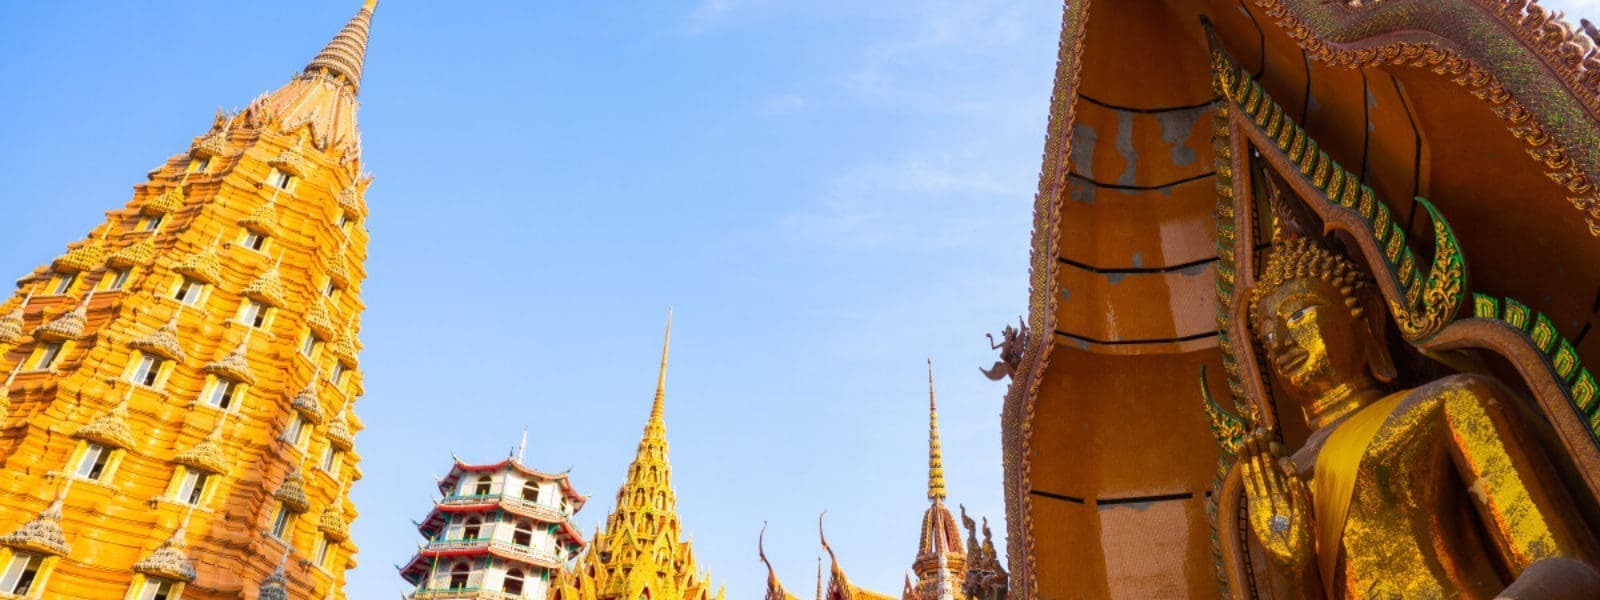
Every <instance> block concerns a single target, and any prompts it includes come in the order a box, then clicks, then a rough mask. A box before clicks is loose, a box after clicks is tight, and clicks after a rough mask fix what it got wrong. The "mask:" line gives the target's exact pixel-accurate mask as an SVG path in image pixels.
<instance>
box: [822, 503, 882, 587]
mask: <svg viewBox="0 0 1600 600" xmlns="http://www.w3.org/2000/svg"><path fill="white" fill-rule="evenodd" d="M823 516H827V513H826V512H824V513H823V514H822V516H819V517H817V536H818V537H819V538H821V539H822V549H823V550H824V551H826V552H827V553H828V561H829V562H830V563H831V565H832V566H831V567H830V573H829V578H828V594H827V600H894V596H890V595H888V594H880V593H878V592H874V591H872V590H868V589H866V588H862V587H859V586H857V585H855V584H853V583H850V577H849V576H848V575H845V572H844V569H843V568H841V567H840V566H839V557H837V556H835V555H834V554H833V547H832V546H829V545H828V534H827V533H826V532H825V531H823V529H822V517H823Z"/></svg>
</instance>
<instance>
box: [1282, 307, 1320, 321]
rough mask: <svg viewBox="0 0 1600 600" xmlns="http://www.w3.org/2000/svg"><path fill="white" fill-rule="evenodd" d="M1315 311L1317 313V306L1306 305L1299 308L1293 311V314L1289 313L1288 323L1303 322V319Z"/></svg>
mask: <svg viewBox="0 0 1600 600" xmlns="http://www.w3.org/2000/svg"><path fill="white" fill-rule="evenodd" d="M1316 313H1317V307H1315V306H1307V307H1304V308H1301V309H1300V310H1297V311H1294V313H1293V314H1290V315H1289V324H1290V325H1299V324H1301V323H1303V322H1305V320H1306V319H1307V318H1309V317H1311V315H1314V314H1316Z"/></svg>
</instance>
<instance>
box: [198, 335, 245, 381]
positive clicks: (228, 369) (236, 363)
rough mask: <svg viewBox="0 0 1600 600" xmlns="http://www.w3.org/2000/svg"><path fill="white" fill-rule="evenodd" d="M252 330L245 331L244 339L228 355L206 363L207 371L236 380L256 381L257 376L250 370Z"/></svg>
mask: <svg viewBox="0 0 1600 600" xmlns="http://www.w3.org/2000/svg"><path fill="white" fill-rule="evenodd" d="M249 353H250V331H249V330H246V331H245V332H244V339H241V340H239V345H237V346H234V347H233V351H232V352H229V353H228V354H227V355H226V356H223V357H222V358H220V359H217V360H215V361H212V362H211V363H210V364H207V365H206V369H205V370H206V372H207V373H211V374H213V375H221V376H224V377H227V378H229V379H233V380H235V381H243V382H245V383H255V382H256V376H255V375H254V374H252V373H251V372H250V360H249Z"/></svg>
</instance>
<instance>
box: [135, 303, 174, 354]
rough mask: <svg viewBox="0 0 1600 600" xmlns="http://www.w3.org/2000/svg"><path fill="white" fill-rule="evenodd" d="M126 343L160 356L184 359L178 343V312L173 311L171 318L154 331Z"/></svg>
mask: <svg viewBox="0 0 1600 600" xmlns="http://www.w3.org/2000/svg"><path fill="white" fill-rule="evenodd" d="M128 345H129V346H131V347H133V348H134V349H136V350H139V351H142V352H148V353H150V354H154V355H156V356H160V357H162V358H170V359H172V360H176V361H182V360H183V359H184V354H183V348H182V346H181V345H179V343H178V313H177V312H173V313H172V318H171V319H168V320H167V322H166V324H165V325H162V326H161V327H158V328H156V330H155V331H152V332H150V333H147V334H145V335H142V336H139V337H136V338H133V341H130V342H128Z"/></svg>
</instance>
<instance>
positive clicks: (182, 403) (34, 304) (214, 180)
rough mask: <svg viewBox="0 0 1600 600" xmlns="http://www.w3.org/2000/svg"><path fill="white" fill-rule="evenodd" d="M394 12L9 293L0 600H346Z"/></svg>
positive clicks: (247, 113) (191, 149)
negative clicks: (376, 146)
mask: <svg viewBox="0 0 1600 600" xmlns="http://www.w3.org/2000/svg"><path fill="white" fill-rule="evenodd" d="M375 4H376V2H375V0H369V1H368V2H367V3H366V5H365V6H363V7H362V8H361V9H360V11H359V12H358V13H357V14H356V16H355V18H354V19H352V20H351V21H350V23H349V24H348V25H347V26H346V27H345V28H344V29H343V30H342V31H340V32H339V34H338V35H337V36H336V37H335V38H334V39H333V41H332V42H331V43H329V44H328V46H327V47H326V48H325V49H324V50H323V51H322V52H321V53H320V54H318V55H317V56H316V58H315V59H314V60H312V61H311V63H310V64H309V65H308V66H307V67H306V68H305V69H304V70H303V71H302V72H301V73H299V74H297V75H295V77H294V78H293V79H292V80H291V81H290V82H289V83H288V84H286V85H284V86H283V87H281V88H279V89H278V90H277V91H274V92H271V93H268V94H263V95H262V96H260V97H258V98H256V99H255V100H254V101H252V102H251V103H250V104H249V106H248V107H247V108H246V109H244V110H243V111H240V112H237V113H233V114H219V115H218V116H217V117H216V118H215V119H214V120H213V121H212V123H211V127H210V129H209V130H208V131H206V132H204V134H203V135H201V136H199V137H198V138H195V140H194V141H193V143H192V144H190V145H188V147H187V148H185V150H184V151H183V152H181V153H179V154H177V155H174V156H173V157H171V158H169V159H168V160H167V161H166V162H165V163H163V164H162V165H161V166H160V167H157V168H156V169H155V170H153V171H151V172H150V174H149V178H148V180H147V181H145V182H143V183H140V184H138V185H137V186H135V188H134V194H133V197H132V199H131V200H130V201H128V202H127V204H126V205H124V206H122V207H120V208H116V209H113V210H111V211H109V212H107V213H106V220H105V221H104V222H102V223H101V224H99V225H98V226H96V227H95V228H94V230H93V231H92V232H91V233H90V234H89V235H88V236H87V237H86V238H84V239H82V240H80V241H77V242H73V243H71V244H69V245H68V246H67V248H66V251H65V252H64V253H62V254H61V255H60V256H59V257H57V258H56V259H55V260H53V261H51V262H50V263H49V264H48V265H46V266H43V267H40V268H38V269H36V270H34V271H33V272H32V273H29V274H27V275H25V276H23V277H22V278H21V279H19V280H18V281H17V287H18V290H17V292H16V294H15V295H14V296H13V297H12V298H11V299H10V300H9V301H7V302H5V303H4V304H3V305H0V373H5V375H4V376H3V384H0V469H4V472H5V473H6V477H5V478H4V480H3V481H0V597H6V598H130V599H140V600H156V599H175V598H179V597H182V598H185V599H188V600H199V599H221V598H229V599H236V598H243V597H251V598H254V597H258V596H257V594H259V597H260V598H274V597H276V598H283V597H285V595H287V596H292V597H294V598H318V599H321V598H343V597H344V593H343V582H344V579H345V576H344V573H345V570H346V569H349V568H353V567H355V565H356V561H355V553H356V548H355V546H354V545H353V544H352V543H351V542H350V541H349V522H350V520H351V519H353V518H354V517H355V511H354V509H353V507H352V506H351V505H350V503H349V500H348V498H347V497H346V495H345V494H346V492H347V491H348V489H349V487H350V484H351V482H353V481H355V480H356V479H359V478H360V472H359V471H358V470H357V469H356V462H357V456H356V454H355V453H354V452H353V441H354V440H353V435H354V433H355V432H356V431H358V430H360V428H361V424H360V422H359V421H357V420H356V419H355V417H354V415H352V414H351V412H350V407H351V404H352V403H353V402H354V401H355V399H356V398H357V397H359V396H360V395H361V389H362V387H361V374H360V372H359V370H358V368H357V367H358V363H357V361H356V352H357V349H358V348H359V347H360V344H359V343H358V342H357V341H356V332H357V329H358V320H357V316H358V315H359V314H360V312H361V309H362V303H361V300H360V294H359V292H360V283H361V280H362V278H363V276H364V272H363V270H362V262H363V260H364V259H365V256H366V246H367V232H366V230H365V228H364V227H363V226H362V220H363V218H364V217H365V216H366V205H365V204H364V200H363V194H364V192H365V190H366V187H367V184H368V179H367V178H366V177H365V176H363V175H362V160H361V141H360V137H359V135H358V134H357V129H356V117H355V114H356V106H357V102H356V92H357V90H358V88H359V86H360V83H361V73H362V66H363V61H364V57H365V53H366V45H367V33H368V27H369V25H370V22H371V18H372V12H373V9H374V5H375ZM275 567H276V569H275Z"/></svg>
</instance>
